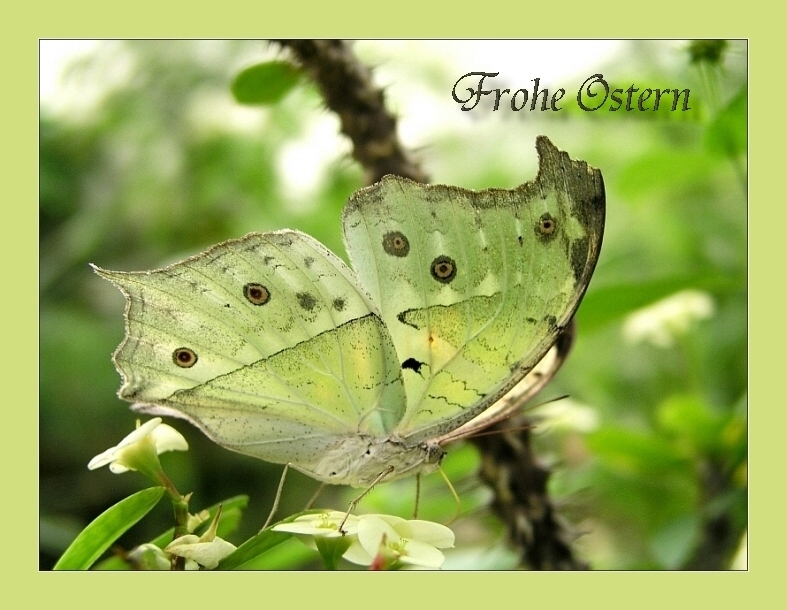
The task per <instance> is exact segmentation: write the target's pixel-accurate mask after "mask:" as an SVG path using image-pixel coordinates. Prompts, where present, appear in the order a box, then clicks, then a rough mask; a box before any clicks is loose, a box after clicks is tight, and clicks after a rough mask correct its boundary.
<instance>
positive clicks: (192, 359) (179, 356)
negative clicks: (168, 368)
mask: <svg viewBox="0 0 787 610" xmlns="http://www.w3.org/2000/svg"><path fill="white" fill-rule="evenodd" d="M172 361H173V362H174V363H175V364H177V365H178V366H179V367H180V368H183V369H190V368H191V367H192V366H194V365H195V364H197V354H195V353H194V350H190V349H189V348H188V347H179V348H178V349H176V350H175V351H174V352H172Z"/></svg>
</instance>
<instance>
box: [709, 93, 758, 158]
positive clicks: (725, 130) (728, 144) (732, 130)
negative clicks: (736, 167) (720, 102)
mask: <svg viewBox="0 0 787 610" xmlns="http://www.w3.org/2000/svg"><path fill="white" fill-rule="evenodd" d="M748 99H749V97H748V88H747V87H746V85H744V86H743V87H742V88H741V90H740V91H739V92H738V93H737V94H736V95H735V97H733V98H732V99H731V100H730V102H729V104H727V106H725V107H724V109H723V110H722V111H721V112H719V114H718V116H717V117H716V118H715V119H713V121H712V122H711V124H710V125H708V131H707V132H706V133H705V144H706V145H707V146H708V148H709V149H710V150H711V151H712V152H714V153H719V154H721V155H725V156H729V157H736V156H738V155H743V154H746V138H747V135H748V134H747V131H746V118H747V112H748Z"/></svg>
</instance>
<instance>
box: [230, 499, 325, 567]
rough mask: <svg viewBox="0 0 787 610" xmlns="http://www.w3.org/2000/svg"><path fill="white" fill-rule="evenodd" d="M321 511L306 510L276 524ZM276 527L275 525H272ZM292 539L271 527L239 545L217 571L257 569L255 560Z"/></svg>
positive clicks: (289, 535)
mask: <svg viewBox="0 0 787 610" xmlns="http://www.w3.org/2000/svg"><path fill="white" fill-rule="evenodd" d="M321 512H324V511H323V510H306V511H303V512H301V513H296V514H294V515H291V516H289V517H287V518H286V519H282V520H281V521H279V522H278V523H290V522H291V521H295V519H297V518H298V517H300V516H302V515H310V514H314V513H321ZM274 525H277V524H274ZM290 538H292V534H290V533H289V532H276V531H274V530H273V526H271V527H268V528H267V529H264V530H262V531H261V532H259V533H258V534H256V535H255V536H252V537H251V538H249V539H248V540H247V541H246V542H244V543H243V544H241V545H240V546H239V547H238V548H237V549H236V550H235V552H233V553H232V554H231V555H229V556H227V557H225V558H224V559H223V560H221V561H220V562H219V566H218V568H216V569H217V570H252V569H255V568H257V567H258V566H257V565H256V563H257V560H258V559H259V558H260V556H262V555H264V554H265V553H267V552H268V551H270V550H271V549H272V548H274V547H277V546H279V545H280V544H282V543H284V542H286V541H287V540H289V539H290Z"/></svg>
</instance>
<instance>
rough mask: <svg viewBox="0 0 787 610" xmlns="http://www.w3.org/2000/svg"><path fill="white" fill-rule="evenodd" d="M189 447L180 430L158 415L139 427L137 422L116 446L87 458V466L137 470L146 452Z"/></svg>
mask: <svg viewBox="0 0 787 610" xmlns="http://www.w3.org/2000/svg"><path fill="white" fill-rule="evenodd" d="M188 448H189V445H188V443H187V442H186V439H185V438H183V436H182V435H181V434H180V432H178V431H177V430H175V429H174V428H172V427H171V426H168V425H167V424H162V423H161V418H160V417H155V418H153V419H151V420H150V421H147V422H145V423H144V424H143V425H141V426H140V425H139V421H137V429H136V430H134V431H133V432H132V433H131V434H129V435H128V436H127V437H126V438H124V439H123V440H122V441H120V443H118V444H117V445H116V446H115V447H110V448H109V449H107V450H106V451H104V452H103V453H100V454H99V455H97V456H96V457H94V458H93V459H92V460H90V462H89V463H88V465H87V467H88V468H89V469H90V470H95V469H96V468H101V467H102V466H106V465H107V464H109V469H110V470H111V471H112V472H114V473H115V474H120V473H123V472H128V471H129V470H139V468H138V464H139V462H140V459H142V460H144V459H145V458H146V454H148V453H150V454H151V455H159V454H162V453H164V452H165V451H186V450H187V449H188ZM153 452H155V453H153Z"/></svg>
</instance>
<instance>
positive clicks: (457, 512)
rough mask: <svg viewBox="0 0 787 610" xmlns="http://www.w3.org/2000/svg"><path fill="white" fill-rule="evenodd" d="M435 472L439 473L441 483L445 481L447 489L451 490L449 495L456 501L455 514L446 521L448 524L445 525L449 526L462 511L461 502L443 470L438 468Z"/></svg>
mask: <svg viewBox="0 0 787 610" xmlns="http://www.w3.org/2000/svg"><path fill="white" fill-rule="evenodd" d="M437 471H438V472H439V473H440V476H441V477H443V481H445V484H446V485H448V489H449V490H451V495H452V496H453V497H454V500H456V514H454V516H453V517H451V518H450V519H449V520H448V523H446V525H450V524H451V523H453V522H454V521H456V520H457V519H458V518H459V513H460V512H461V510H462V501H461V500H460V499H459V494H457V493H456V490H455V489H454V486H453V485H451V481H450V480H448V476H447V475H446V474H445V472H443V469H442V468H440V467H439V466H438V467H437Z"/></svg>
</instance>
